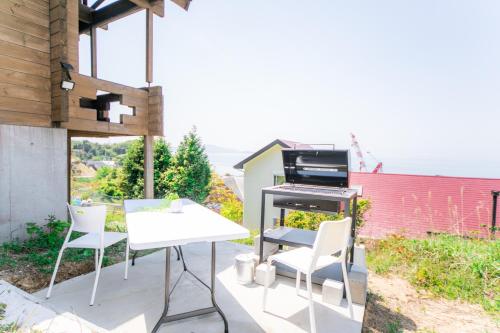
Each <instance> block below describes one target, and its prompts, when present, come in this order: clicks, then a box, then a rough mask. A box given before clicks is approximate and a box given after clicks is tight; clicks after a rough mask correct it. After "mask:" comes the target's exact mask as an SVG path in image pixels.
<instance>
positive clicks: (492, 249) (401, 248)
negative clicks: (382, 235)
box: [367, 234, 500, 313]
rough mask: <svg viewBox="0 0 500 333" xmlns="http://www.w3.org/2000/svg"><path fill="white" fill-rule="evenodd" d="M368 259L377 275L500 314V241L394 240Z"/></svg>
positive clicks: (448, 237)
mask: <svg viewBox="0 0 500 333" xmlns="http://www.w3.org/2000/svg"><path fill="white" fill-rule="evenodd" d="M367 259H368V266H369V267H370V269H372V270H374V271H375V272H376V273H379V274H386V273H396V274H399V275H401V276H403V277H405V278H406V279H408V280H409V281H410V282H411V283H412V284H413V285H414V286H416V287H419V288H422V289H425V290H428V291H430V292H432V293H433V294H434V295H437V296H441V297H445V298H448V299H461V300H464V301H468V302H471V303H476V304H481V305H482V306H483V308H484V309H485V310H486V311H488V312H491V313H498V312H499V311H500V283H499V282H500V264H499V263H500V241H489V240H481V239H466V238H462V237H459V236H452V235H444V234H441V235H433V236H431V237H429V238H426V239H418V240H416V239H406V238H403V237H400V236H392V237H389V238H388V239H385V240H380V241H378V242H376V243H375V245H374V247H373V249H371V250H370V251H368V255H367Z"/></svg>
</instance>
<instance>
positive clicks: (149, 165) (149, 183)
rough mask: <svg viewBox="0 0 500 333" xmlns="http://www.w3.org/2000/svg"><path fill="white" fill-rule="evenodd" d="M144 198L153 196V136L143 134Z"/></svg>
mask: <svg viewBox="0 0 500 333" xmlns="http://www.w3.org/2000/svg"><path fill="white" fill-rule="evenodd" d="M144 198H145V199H153V198H154V165H153V136H152V135H145V136H144Z"/></svg>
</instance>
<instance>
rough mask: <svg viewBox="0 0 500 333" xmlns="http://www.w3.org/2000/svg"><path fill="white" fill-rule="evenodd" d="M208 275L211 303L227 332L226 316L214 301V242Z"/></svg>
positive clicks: (225, 332) (226, 332) (213, 243)
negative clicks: (209, 278)
mask: <svg viewBox="0 0 500 333" xmlns="http://www.w3.org/2000/svg"><path fill="white" fill-rule="evenodd" d="M210 277H211V281H210V287H211V288H210V293H211V296H212V305H213V306H214V308H215V309H216V310H217V312H218V313H219V314H220V316H221V317H222V320H223V321H224V333H228V332H229V328H228V324H227V319H226V316H225V315H224V312H222V310H221V309H220V307H219V305H217V302H216V301H215V242H212V265H211V271H210Z"/></svg>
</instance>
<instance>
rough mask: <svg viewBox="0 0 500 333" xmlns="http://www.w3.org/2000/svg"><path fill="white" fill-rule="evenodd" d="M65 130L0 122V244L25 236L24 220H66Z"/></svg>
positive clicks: (43, 221)
mask: <svg viewBox="0 0 500 333" xmlns="http://www.w3.org/2000/svg"><path fill="white" fill-rule="evenodd" d="M67 192H68V190H67V131H66V130H65V129H57V128H42V127H30V126H14V125H0V243H3V242H5V241H9V240H12V239H15V238H20V239H23V238H25V237H26V223H27V222H34V223H37V224H43V223H45V222H46V221H45V219H46V218H47V217H48V215H49V214H53V215H55V216H56V217H57V218H60V219H66V218H67V213H66V207H65V204H66V201H67V197H68V194H67Z"/></svg>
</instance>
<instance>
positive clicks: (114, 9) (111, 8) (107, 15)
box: [79, 0, 143, 34]
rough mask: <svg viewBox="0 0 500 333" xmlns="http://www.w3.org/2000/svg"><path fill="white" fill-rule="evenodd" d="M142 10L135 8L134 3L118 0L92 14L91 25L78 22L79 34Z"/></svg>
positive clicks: (127, 0)
mask: <svg viewBox="0 0 500 333" xmlns="http://www.w3.org/2000/svg"><path fill="white" fill-rule="evenodd" d="M142 9H143V8H142V7H139V6H137V5H136V4H135V3H133V2H130V1H129V0H118V1H116V2H113V3H110V4H109V5H107V6H104V7H102V8H100V9H98V10H96V11H94V12H92V22H91V23H85V22H82V21H80V24H79V31H80V34H83V33H86V32H87V31H89V30H90V27H91V26H96V27H100V26H102V25H105V24H108V23H111V22H113V21H116V20H118V19H120V18H122V17H125V16H128V15H130V14H133V13H135V12H137V11H139V10H142Z"/></svg>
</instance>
